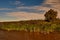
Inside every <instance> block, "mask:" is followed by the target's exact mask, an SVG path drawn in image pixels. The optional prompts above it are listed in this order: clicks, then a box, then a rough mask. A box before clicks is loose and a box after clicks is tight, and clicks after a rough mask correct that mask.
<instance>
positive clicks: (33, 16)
mask: <svg viewBox="0 0 60 40" xmlns="http://www.w3.org/2000/svg"><path fill="white" fill-rule="evenodd" d="M7 14H8V16H14V17H17V19H20V20H34V19H44V14H39V13H30V12H10V13H7Z"/></svg>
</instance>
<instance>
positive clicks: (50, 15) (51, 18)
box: [44, 9, 57, 22]
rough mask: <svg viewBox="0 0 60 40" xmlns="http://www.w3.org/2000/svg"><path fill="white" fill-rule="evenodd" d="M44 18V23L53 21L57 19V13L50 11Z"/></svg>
mask: <svg viewBox="0 0 60 40" xmlns="http://www.w3.org/2000/svg"><path fill="white" fill-rule="evenodd" d="M44 16H45V20H46V21H49V22H50V21H54V20H56V17H57V11H54V10H52V9H50V10H49V11H48V12H46V13H45V15H44Z"/></svg>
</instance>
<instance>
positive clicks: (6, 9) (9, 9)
mask: <svg viewBox="0 0 60 40" xmlns="http://www.w3.org/2000/svg"><path fill="white" fill-rule="evenodd" d="M0 10H12V9H11V8H0Z"/></svg>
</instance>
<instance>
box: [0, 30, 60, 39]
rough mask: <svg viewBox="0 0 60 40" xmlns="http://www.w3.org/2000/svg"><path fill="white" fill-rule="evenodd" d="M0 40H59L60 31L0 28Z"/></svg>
mask: <svg viewBox="0 0 60 40" xmlns="http://www.w3.org/2000/svg"><path fill="white" fill-rule="evenodd" d="M0 40H60V32H53V33H50V34H42V33H38V32H32V33H31V32H25V31H6V30H0Z"/></svg>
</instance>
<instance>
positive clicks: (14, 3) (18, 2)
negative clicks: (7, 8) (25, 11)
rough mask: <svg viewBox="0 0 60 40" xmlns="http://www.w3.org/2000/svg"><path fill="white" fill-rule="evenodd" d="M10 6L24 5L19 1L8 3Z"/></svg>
mask: <svg viewBox="0 0 60 40" xmlns="http://www.w3.org/2000/svg"><path fill="white" fill-rule="evenodd" d="M10 4H11V5H15V6H23V5H24V4H23V3H22V2H20V1H14V2H12V1H10Z"/></svg>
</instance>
